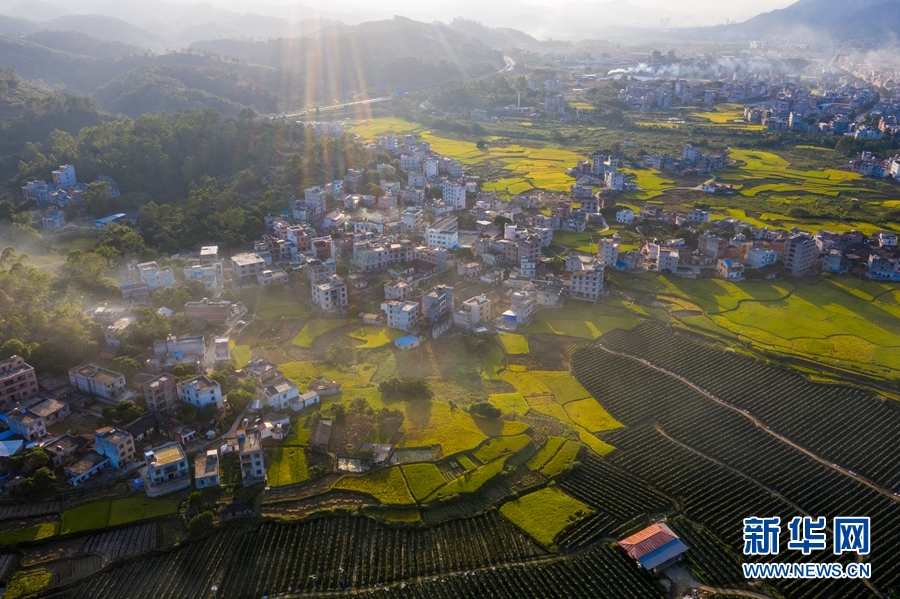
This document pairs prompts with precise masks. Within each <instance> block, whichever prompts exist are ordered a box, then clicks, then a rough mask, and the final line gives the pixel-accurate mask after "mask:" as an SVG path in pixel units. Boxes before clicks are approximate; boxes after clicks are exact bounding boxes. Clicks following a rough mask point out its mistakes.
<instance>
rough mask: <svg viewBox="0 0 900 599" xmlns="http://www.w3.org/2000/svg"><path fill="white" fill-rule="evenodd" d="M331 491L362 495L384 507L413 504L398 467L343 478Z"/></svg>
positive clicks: (413, 500) (413, 501)
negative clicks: (337, 490)
mask: <svg viewBox="0 0 900 599" xmlns="http://www.w3.org/2000/svg"><path fill="white" fill-rule="evenodd" d="M332 489H340V490H344V491H356V492H358V493H364V494H366V495H369V496H371V497H373V498H375V499H376V500H378V501H379V502H380V503H383V504H385V505H409V504H412V503H415V499H413V496H412V494H411V493H410V492H409V487H407V486H406V479H405V478H403V473H402V472H401V471H400V467H399V466H394V467H392V468H383V469H380V470H376V471H375V472H370V473H369V474H364V475H363V476H350V475H347V476H343V477H342V478H341V479H340V480H338V481H337V482H336V483H335V484H334V486H333V487H332Z"/></svg>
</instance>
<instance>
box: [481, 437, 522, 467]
mask: <svg viewBox="0 0 900 599" xmlns="http://www.w3.org/2000/svg"><path fill="white" fill-rule="evenodd" d="M529 443H531V437H529V436H528V435H516V436H514V437H498V438H496V439H491V440H490V441H489V442H488V443H486V444H485V445H482V446H481V447H479V448H478V450H477V451H476V452H475V457H476V458H478V459H479V460H481V462H482V463H484V464H487V463H488V462H490V461H493V460H496V459H497V458H499V457H501V456H508V455H512V454H514V453H518V452H520V451H522V450H523V449H525V447H527V446H528V444H529Z"/></svg>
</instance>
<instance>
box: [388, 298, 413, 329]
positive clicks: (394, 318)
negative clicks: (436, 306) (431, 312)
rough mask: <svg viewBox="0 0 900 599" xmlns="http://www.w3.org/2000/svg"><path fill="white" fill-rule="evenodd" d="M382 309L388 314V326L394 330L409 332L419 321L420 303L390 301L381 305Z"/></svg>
mask: <svg viewBox="0 0 900 599" xmlns="http://www.w3.org/2000/svg"><path fill="white" fill-rule="evenodd" d="M381 309H382V310H384V312H385V314H387V326H388V327H390V328H392V329H399V330H401V331H409V330H410V329H411V328H412V327H413V325H414V324H415V323H416V321H417V320H418V319H419V303H418V302H411V301H405V302H398V301H388V302H383V303H382V304H381Z"/></svg>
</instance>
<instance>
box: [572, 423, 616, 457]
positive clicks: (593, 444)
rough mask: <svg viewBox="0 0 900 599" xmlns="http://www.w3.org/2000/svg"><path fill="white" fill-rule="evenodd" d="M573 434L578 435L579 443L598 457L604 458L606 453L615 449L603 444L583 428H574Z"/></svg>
mask: <svg viewBox="0 0 900 599" xmlns="http://www.w3.org/2000/svg"><path fill="white" fill-rule="evenodd" d="M575 432H577V433H578V438H579V439H580V440H581V442H582V443H584V444H585V445H587V446H588V447H590V448H591V451H593V452H594V453H596V454H597V455H599V456H604V455H606V454H608V453H611V452H613V451H615V449H616V448H615V447H613V446H612V445H610V444H609V443H605V442H603V441H601V440H600V439H598V438H597V437H595V436H594V435H592V434H591V433H590V432H588V430H587V429H585V428H584V427H583V426H576V427H575Z"/></svg>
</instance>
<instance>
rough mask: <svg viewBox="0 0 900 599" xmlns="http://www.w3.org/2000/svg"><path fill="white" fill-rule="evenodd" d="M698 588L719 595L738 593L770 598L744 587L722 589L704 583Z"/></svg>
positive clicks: (742, 595)
mask: <svg viewBox="0 0 900 599" xmlns="http://www.w3.org/2000/svg"><path fill="white" fill-rule="evenodd" d="M699 589H700V590H701V591H706V592H707V593H718V594H721V595H740V596H741V597H754V598H755V599H771V596H770V595H763V594H762V593H757V592H756V591H747V590H744V589H723V588H722V587H711V586H707V585H705V584H703V585H700V587H699Z"/></svg>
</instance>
